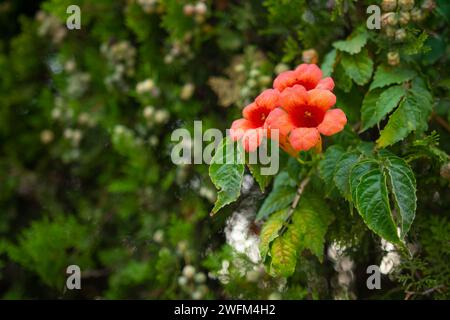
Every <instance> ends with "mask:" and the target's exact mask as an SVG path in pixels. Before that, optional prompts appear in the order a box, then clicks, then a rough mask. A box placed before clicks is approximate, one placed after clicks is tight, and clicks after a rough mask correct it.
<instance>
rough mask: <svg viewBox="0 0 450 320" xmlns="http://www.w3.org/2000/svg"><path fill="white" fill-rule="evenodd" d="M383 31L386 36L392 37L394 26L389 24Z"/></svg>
mask: <svg viewBox="0 0 450 320" xmlns="http://www.w3.org/2000/svg"><path fill="white" fill-rule="evenodd" d="M384 33H385V34H386V36H387V37H388V38H394V37H395V28H394V27H391V26H387V27H386V28H385V29H384Z"/></svg>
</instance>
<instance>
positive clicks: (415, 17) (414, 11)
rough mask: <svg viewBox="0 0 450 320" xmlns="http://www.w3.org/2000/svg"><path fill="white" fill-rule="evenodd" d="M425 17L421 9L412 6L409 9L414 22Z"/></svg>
mask: <svg viewBox="0 0 450 320" xmlns="http://www.w3.org/2000/svg"><path fill="white" fill-rule="evenodd" d="M424 18H425V15H424V13H423V11H422V10H421V9H418V8H414V9H412V10H411V19H412V21H414V22H421V21H422V20H423V19H424Z"/></svg>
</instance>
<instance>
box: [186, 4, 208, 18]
mask: <svg viewBox="0 0 450 320" xmlns="http://www.w3.org/2000/svg"><path fill="white" fill-rule="evenodd" d="M207 12H208V7H207V6H206V4H205V3H204V2H203V1H199V2H197V3H195V4H194V3H188V4H185V5H184V7H183V13H184V15H185V16H188V17H194V20H195V21H196V22H197V23H202V22H204V21H205V17H206V13H207Z"/></svg>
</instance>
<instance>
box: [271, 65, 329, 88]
mask: <svg viewBox="0 0 450 320" xmlns="http://www.w3.org/2000/svg"><path fill="white" fill-rule="evenodd" d="M296 84H300V85H302V86H303V87H304V88H305V89H306V90H312V89H325V90H333V89H334V81H333V79H332V78H330V77H326V78H323V79H322V70H320V68H319V67H318V66H316V65H315V64H306V63H304V64H301V65H299V66H298V67H297V68H296V69H295V70H289V71H284V72H282V73H280V74H279V75H278V77H276V78H275V81H274V82H273V87H274V88H275V89H278V90H279V91H280V92H282V91H283V90H284V89H286V88H289V87H293V86H295V85H296Z"/></svg>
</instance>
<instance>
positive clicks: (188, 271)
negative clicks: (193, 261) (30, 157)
mask: <svg viewBox="0 0 450 320" xmlns="http://www.w3.org/2000/svg"><path fill="white" fill-rule="evenodd" d="M183 275H184V276H185V277H186V278H188V279H192V277H193V276H194V275H195V267H194V266H191V265H189V264H188V265H186V266H184V268H183Z"/></svg>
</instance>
